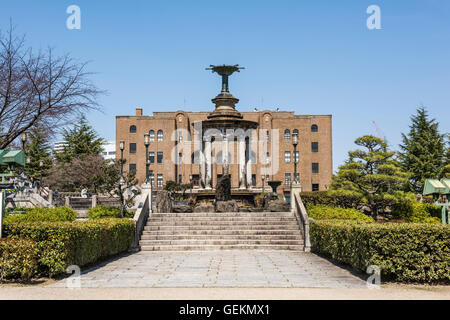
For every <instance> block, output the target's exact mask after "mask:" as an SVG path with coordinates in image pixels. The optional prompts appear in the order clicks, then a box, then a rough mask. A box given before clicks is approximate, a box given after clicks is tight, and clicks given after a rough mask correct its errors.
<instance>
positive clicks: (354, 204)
mask: <svg viewBox="0 0 450 320" xmlns="http://www.w3.org/2000/svg"><path fill="white" fill-rule="evenodd" d="M300 197H301V198H302V201H303V204H304V205H305V207H306V209H308V208H309V207H311V206H315V205H320V204H323V205H327V206H331V207H341V208H354V209H358V207H360V206H361V204H362V203H364V201H363V198H362V196H360V195H358V194H356V193H354V192H349V191H342V190H340V191H315V192H302V193H300Z"/></svg>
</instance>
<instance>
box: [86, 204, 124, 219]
mask: <svg viewBox="0 0 450 320" xmlns="http://www.w3.org/2000/svg"><path fill="white" fill-rule="evenodd" d="M87 215H88V217H89V219H101V218H120V217H121V214H120V208H115V207H107V206H104V205H100V206H96V207H94V208H91V209H89V210H88V212H87Z"/></svg>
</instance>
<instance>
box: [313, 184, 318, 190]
mask: <svg viewBox="0 0 450 320" xmlns="http://www.w3.org/2000/svg"><path fill="white" fill-rule="evenodd" d="M312 191H319V184H317V183H313V185H312Z"/></svg>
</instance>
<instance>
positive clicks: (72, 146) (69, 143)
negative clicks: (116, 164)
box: [55, 115, 104, 163]
mask: <svg viewBox="0 0 450 320" xmlns="http://www.w3.org/2000/svg"><path fill="white" fill-rule="evenodd" d="M63 138H64V141H65V142H66V145H65V146H64V149H63V151H62V152H59V153H57V154H56V155H55V156H56V159H57V160H58V161H60V162H66V163H67V162H71V161H72V160H73V159H74V158H76V157H81V156H85V155H99V154H100V153H101V152H102V144H103V143H104V140H103V139H102V138H100V137H99V136H98V134H97V132H96V131H95V130H94V129H93V128H92V126H90V125H89V123H88V122H87V120H86V117H85V116H84V115H82V116H81V117H80V118H79V120H78V123H76V124H75V125H74V127H73V128H71V129H64V132H63Z"/></svg>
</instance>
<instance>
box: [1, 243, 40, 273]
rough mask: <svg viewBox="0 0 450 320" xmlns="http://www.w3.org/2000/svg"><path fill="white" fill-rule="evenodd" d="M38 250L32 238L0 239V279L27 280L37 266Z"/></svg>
mask: <svg viewBox="0 0 450 320" xmlns="http://www.w3.org/2000/svg"><path fill="white" fill-rule="evenodd" d="M37 261H38V250H37V246H36V243H35V242H34V241H33V240H24V239H0V280H1V281H3V280H6V279H21V280H29V279H31V278H32V277H33V275H34V273H35V270H36V268H37Z"/></svg>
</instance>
